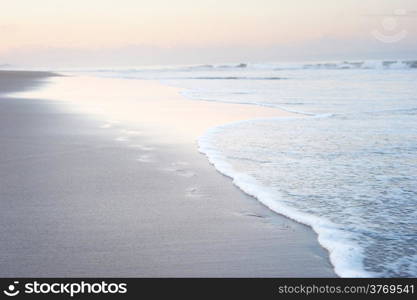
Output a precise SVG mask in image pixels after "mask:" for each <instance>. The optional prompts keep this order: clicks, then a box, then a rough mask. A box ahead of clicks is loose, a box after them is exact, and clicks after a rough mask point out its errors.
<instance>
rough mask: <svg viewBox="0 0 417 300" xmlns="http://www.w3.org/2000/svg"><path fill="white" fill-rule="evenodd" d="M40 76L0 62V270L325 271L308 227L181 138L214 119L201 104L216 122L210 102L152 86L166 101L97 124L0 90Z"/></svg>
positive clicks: (39, 273)
mask: <svg viewBox="0 0 417 300" xmlns="http://www.w3.org/2000/svg"><path fill="white" fill-rule="evenodd" d="M28 74H31V75H30V76H29V75H28ZM46 75H48V74H42V73H37V74H35V75H34V74H33V73H16V72H14V73H8V72H0V114H1V115H0V145H1V148H0V240H1V241H2V242H1V243H0V276H3V277H20V276H33V277H48V276H50V277H54V276H64V277H76V276H89V277H93V276H115V277H155V276H156V277H189V276H193V277H202V276H205V277H207V276H208V277H265V276H268V277H288V276H290V277H309V276H312V277H323V276H324V277H329V276H335V274H334V273H333V270H332V267H331V265H330V263H329V260H328V255H327V253H326V251H325V250H323V249H322V248H321V247H320V246H319V245H318V242H317V237H316V235H315V233H314V232H313V231H312V230H311V229H310V228H308V227H306V226H304V225H301V224H298V223H296V222H293V221H291V220H289V219H287V218H285V217H282V216H280V215H277V214H275V213H274V212H272V211H270V210H268V209H267V208H265V207H264V206H263V205H261V204H260V203H259V202H258V201H257V200H256V199H253V198H252V197H249V196H247V195H246V194H244V193H243V192H241V191H240V190H239V189H238V188H237V187H235V186H234V185H233V184H232V183H231V180H230V179H229V178H226V177H224V176H222V175H220V174H219V173H218V172H217V171H216V170H215V169H214V168H213V167H212V166H211V165H210V164H209V163H208V161H207V159H206V157H205V156H203V155H201V154H199V153H198V152H197V151H196V147H195V145H194V144H192V145H191V144H189V145H188V144H187V143H194V142H191V141H192V140H193V138H192V137H193V136H194V135H195V134H197V132H200V131H201V130H203V129H204V128H206V127H207V126H212V125H214V124H213V123H212V121H210V119H212V118H210V117H209V118H206V117H203V116H204V115H205V116H207V115H208V114H209V112H208V111H207V110H205V108H204V106H206V108H208V107H213V108H212V109H213V111H212V113H213V112H214V113H218V115H219V117H218V118H219V119H216V121H215V123H216V124H217V122H224V121H225V119H227V118H229V117H225V116H223V114H225V112H226V111H227V110H226V109H224V110H223V109H222V106H221V104H215V103H204V102H196V103H200V104H201V105H202V106H200V107H199V108H196V107H195V106H196V105H197V104H195V103H194V102H193V101H189V100H184V99H180V98H177V96H174V95H176V92H177V90H175V89H173V88H167V89H164V88H162V87H158V88H157V89H156V90H157V91H158V93H162V94H161V95H160V96H161V97H162V98H163V97H165V98H166V99H165V101H172V103H173V104H174V102H176V103H175V105H166V104H167V103H166V102H164V103H162V102H161V103H159V104H158V105H154V104H155V103H156V102H154V104H152V105H151V104H149V105H148V106H146V105H145V106H142V108H143V109H141V112H140V114H141V116H143V118H142V117H141V119H140V120H141V122H138V120H133V119H129V118H128V117H127V116H126V115H127V114H126V113H125V112H122V111H115V112H114V113H115V114H114V117H115V118H116V117H121V116H122V115H123V119H124V120H125V123H123V122H122V123H107V122H103V121H102V120H101V117H100V116H99V115H96V117H95V118H90V117H88V118H87V116H86V115H85V114H80V113H78V112H79V111H85V110H84V109H85V108H86V106H84V107H82V109H81V107H80V106H79V104H77V105H76V106H73V105H71V106H70V107H69V106H68V104H65V103H63V102H56V101H48V100H40V99H42V98H40V99H39V100H38V99H22V98H10V97H7V96H2V95H1V93H2V92H3V91H7V92H10V91H15V90H17V89H21V90H23V89H25V88H33V87H35V86H36V85H37V84H39V83H40V82H41V81H40V79H41V78H43V77H44V76H46ZM132 82H134V81H132ZM148 83H149V84H150V86H149V85H148V87H149V89H145V86H146V84H147V83H146V82H142V83H137V84H142V85H141V88H140V89H139V90H138V97H139V98H140V99H150V97H156V96H155V95H156V94H155V93H152V92H150V91H151V90H152V89H153V90H154V91H156V90H155V86H153V85H154V84H155V83H151V82H148ZM96 84H97V83H96ZM118 84H119V83H117V82H115V83H114V85H113V87H109V89H110V88H112V89H113V91H114V92H115V91H116V90H117V89H119V88H120V86H118V87H117V85H118ZM120 84H122V83H121V82H120ZM129 84H130V83H129ZM12 85H13V88H12V89H11V88H10V86H12ZM109 85H110V81H109ZM58 86H59V85H58ZM51 87H52V86H51ZM101 87H102V88H103V89H105V90H106V89H107V87H105V86H100V85H96V86H95V87H94V88H95V89H97V88H101ZM116 87H117V89H116ZM70 90H71V89H70ZM174 91H175V93H174ZM107 92H108V93H107V95H108V97H109V99H107V100H110V99H113V100H114V99H115V98H114V97H115V96H116V95H117V93H116V94H111V93H110V90H108V91H107ZM165 93H168V94H169V95H170V96H169V95H168V94H165ZM64 94H65V93H64ZM64 94H63V96H65V95H64ZM152 95H154V96H152ZM74 96H75V94H72V97H74ZM90 96H91V95H90ZM168 96H169V97H168ZM112 97H113V98H112ZM161 97H156V98H154V101H162V100H161V99H162V98H161ZM46 98H48V97H46ZM92 98H94V97H92ZM73 99H74V98H73ZM156 99H159V100H156ZM96 100H99V99H96ZM136 100H138V99H136ZM178 101H180V102H181V101H187V102H186V103H188V104H187V105H185V104H183V105H180V103H179V102H178ZM162 104H164V105H163V106H162V107H164V109H163V110H167V111H166V113H163V112H162V110H161V109H160V107H161V105H162ZM109 105H110V104H109ZM178 105H180V106H178ZM219 105H220V106H219ZM92 106H93V107H94V105H92ZM169 106H171V108H172V109H171V110H169V109H168V108H167V107H169ZM197 106H198V105H197ZM158 107H159V108H158ZM179 107H182V108H179ZM191 107H193V109H192V111H189V112H188V113H186V114H185V115H181V112H180V111H181V110H182V111H183V113H184V111H186V110H187V109H190V108H191ZM102 108H103V109H104V110H107V109H108V108H109V107H107V104H106V105H104V106H103V107H102ZM223 108H224V106H223ZM234 108H235V109H236V110H235V111H238V110H240V109H243V110H246V109H248V112H247V113H248V114H250V112H249V110H251V109H252V108H251V107H247V108H243V106H242V107H240V108H238V107H237V106H236V107H235V106H234ZM155 110H156V111H155ZM158 110H159V112H157V111H158ZM175 110H177V112H176V113H177V118H172V119H171V117H169V116H170V115H171V114H172V113H173V112H174V111H175ZM229 111H230V110H229ZM220 112H221V113H220ZM138 113H139V112H138V111H131V115H130V114H128V115H130V116H131V117H133V116H134V115H136V116H138ZM155 113H157V115H158V114H159V118H160V120H162V119H163V120H165V121H164V122H155V123H154V122H153V121H155V119H154V118H155ZM201 113H203V115H200V117H199V116H198V115H196V114H201ZM265 113H266V112H265ZM268 113H270V112H268ZM276 113H277V112H274V114H276ZM190 114H191V115H193V118H194V119H192V120H190V119H187V120H188V122H176V123H175V126H173V125H172V126H169V124H170V122H172V121H173V120H175V119H176V120H178V116H184V117H185V116H186V115H187V116H189V115H190ZM146 115H147V116H149V118H145V117H144V116H146ZM237 115H239V118H240V117H242V116H243V115H244V113H242V111H240V113H239V114H236V115H235V116H237ZM245 117H250V116H245ZM137 118H138V117H137ZM180 119H181V118H180ZM200 119H201V120H206V119H207V121H203V122H199V120H200ZM103 120H104V119H103ZM152 120H153V121H152ZM134 121H135V122H134ZM157 123H158V124H157ZM181 123H182V124H181ZM203 123H204V124H203ZM193 124H196V125H195V126H193ZM197 124H198V126H197ZM151 128H153V129H154V131H152V130H151ZM164 132H165V133H166V134H164ZM173 137H175V138H173Z"/></svg>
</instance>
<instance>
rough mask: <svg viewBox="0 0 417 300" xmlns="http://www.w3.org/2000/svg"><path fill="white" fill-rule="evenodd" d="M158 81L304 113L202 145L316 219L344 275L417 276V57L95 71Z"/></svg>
mask: <svg viewBox="0 0 417 300" xmlns="http://www.w3.org/2000/svg"><path fill="white" fill-rule="evenodd" d="M94 73H95V74H99V75H100V76H111V77H120V78H128V79H135V78H140V79H159V80H162V81H163V82H164V83H166V84H169V85H174V86H178V87H183V88H185V90H184V92H183V94H184V95H185V96H187V97H189V98H190V99H197V100H207V101H220V102H231V103H246V104H252V105H264V106H271V107H277V108H282V109H285V110H288V111H294V112H299V113H300V116H302V117H300V118H287V119H267V120H254V121H247V122H238V123H235V124H229V125H225V126H221V127H218V128H215V129H213V130H210V131H209V132H208V133H207V134H206V135H205V136H204V137H203V138H202V139H200V146H201V150H202V151H203V152H204V153H206V154H207V155H208V157H209V159H210V160H211V161H212V162H213V163H214V164H215V166H216V167H217V168H218V169H219V171H221V172H223V173H225V174H227V175H228V176H230V177H232V178H234V182H235V183H236V184H237V185H238V186H240V187H241V188H242V189H243V190H244V191H246V192H247V193H250V194H252V195H254V196H255V197H257V198H258V199H259V200H260V201H261V202H263V203H265V204H266V205H267V206H269V207H270V208H271V209H273V210H275V211H277V212H279V213H282V214H285V215H287V216H289V217H291V218H294V219H296V220H298V221H300V222H303V223H306V224H308V225H310V226H312V227H313V228H314V230H315V231H316V232H317V233H318V234H319V242H320V243H321V244H322V245H323V246H324V247H326V248H327V249H329V252H330V258H331V261H332V263H333V265H334V266H335V270H336V272H337V273H338V274H339V275H341V276H369V275H372V276H381V277H383V276H395V277H399V276H403V277H413V276H417V210H416V204H417V85H416V82H417V70H416V69H415V68H414V67H413V65H412V64H411V63H408V64H407V63H405V62H397V63H390V64H387V63H384V62H363V63H354V62H351V63H336V64H313V65H305V64H299V65H297V64H293V65H278V64H273V65H268V64H264V65H247V66H245V67H242V66H239V67H237V66H233V65H229V66H200V67H178V68H171V69H161V68H159V69H158V68H156V69H132V70H102V71H101V72H97V70H95V71H94Z"/></svg>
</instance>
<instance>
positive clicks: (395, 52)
mask: <svg viewBox="0 0 417 300" xmlns="http://www.w3.org/2000/svg"><path fill="white" fill-rule="evenodd" d="M390 15H394V17H395V18H394V21H393V20H392V19H393V18H392V17H390ZM399 15H401V16H399ZM389 18H390V19H389ZM387 19H389V20H387ZM384 22H385V23H384ZM375 30H376V31H377V32H376V34H378V33H381V34H382V37H385V36H387V37H388V38H392V37H394V38H396V37H397V36H400V35H401V36H400V38H399V40H398V41H395V43H393V42H390V43H384V42H381V41H380V40H378V38H376V37H375ZM404 32H405V34H404V36H402V34H403V33H404ZM412 53H417V1H415V0H395V1H394V0H223V1H219V0H175V1H173V0H147V1H142V0H65V1H64V0H0V65H1V64H3V63H10V64H32V65H44V66H45V65H47V64H48V63H50V64H51V65H59V64H62V65H83V64H86V63H91V64H95V65H107V66H110V65H113V64H114V65H138V64H158V63H174V64H175V63H211V62H213V63H215V62H217V61H224V62H226V61H243V60H247V61H271V60H275V61H279V60H310V59H316V58H317V59H326V58H327V57H328V58H329V59H333V58H336V57H339V56H340V58H341V59H343V58H345V57H346V58H349V57H347V56H352V57H356V56H357V57H358V58H359V57H361V56H363V58H372V57H373V56H375V58H379V57H378V56H381V57H382V56H391V57H393V56H407V57H408V56H410V55H412ZM415 58H416V59H417V55H416V57H415Z"/></svg>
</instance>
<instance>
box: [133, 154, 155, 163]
mask: <svg viewBox="0 0 417 300" xmlns="http://www.w3.org/2000/svg"><path fill="white" fill-rule="evenodd" d="M136 160H137V161H139V162H142V163H151V162H154V161H155V159H154V158H153V156H151V155H147V154H144V155H141V156H139V157H138V158H137V159H136Z"/></svg>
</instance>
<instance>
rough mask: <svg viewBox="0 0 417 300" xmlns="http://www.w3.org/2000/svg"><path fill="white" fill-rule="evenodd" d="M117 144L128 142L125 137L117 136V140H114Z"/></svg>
mask: <svg viewBox="0 0 417 300" xmlns="http://www.w3.org/2000/svg"><path fill="white" fill-rule="evenodd" d="M114 140H115V141H117V142H127V141H129V138H128V137H127V136H119V137H118V138H115V139H114Z"/></svg>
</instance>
